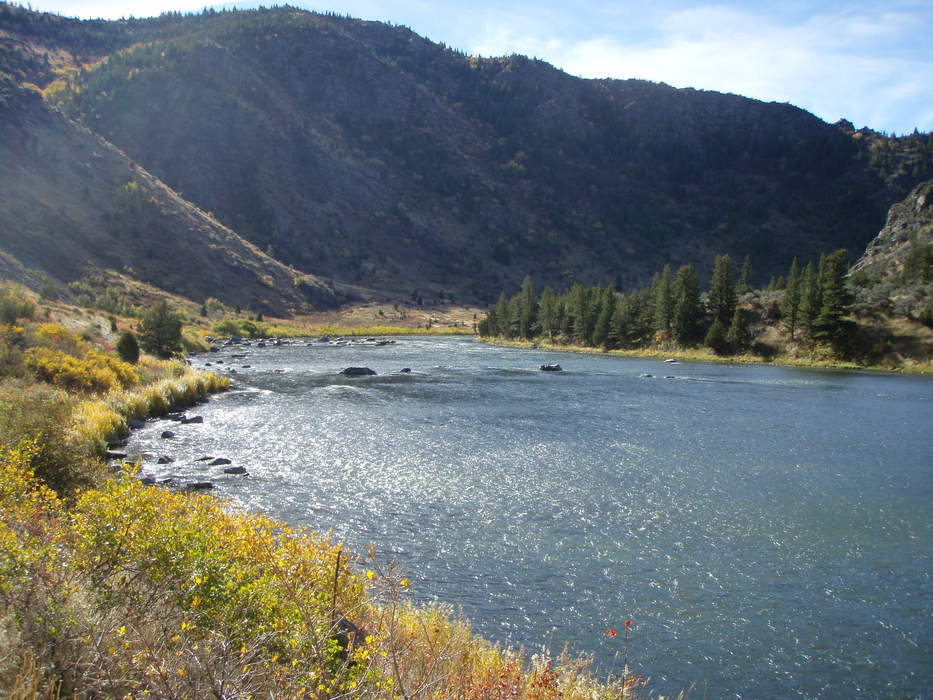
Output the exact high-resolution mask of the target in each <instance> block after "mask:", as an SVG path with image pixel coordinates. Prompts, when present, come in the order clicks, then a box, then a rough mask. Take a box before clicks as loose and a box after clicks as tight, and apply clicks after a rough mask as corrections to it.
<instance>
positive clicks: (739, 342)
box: [726, 306, 751, 352]
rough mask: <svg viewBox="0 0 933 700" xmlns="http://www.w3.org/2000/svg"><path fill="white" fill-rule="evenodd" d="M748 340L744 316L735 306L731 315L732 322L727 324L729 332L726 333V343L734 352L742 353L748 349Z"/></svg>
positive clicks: (749, 338)
mask: <svg viewBox="0 0 933 700" xmlns="http://www.w3.org/2000/svg"><path fill="white" fill-rule="evenodd" d="M750 340H751V337H750V336H749V332H748V325H747V323H746V321H745V316H744V314H743V313H742V309H740V308H739V307H738V306H736V307H735V312H734V313H733V314H732V322H731V323H730V324H729V330H728V331H727V332H726V342H727V343H728V344H729V345H730V346H731V347H732V349H733V351H734V352H742V351H744V350H745V349H746V348H747V347H748V344H749V341H750Z"/></svg>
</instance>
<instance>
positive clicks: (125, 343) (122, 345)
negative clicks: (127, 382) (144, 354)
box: [116, 331, 139, 365]
mask: <svg viewBox="0 0 933 700" xmlns="http://www.w3.org/2000/svg"><path fill="white" fill-rule="evenodd" d="M116 350H117V354H118V355H119V356H120V359H121V360H123V361H124V362H128V363H130V364H131V365H135V364H136V363H137V362H139V343H138V342H137V341H136V336H135V335H133V332H132V331H123V333H121V334H120V337H119V339H118V340H117V346H116Z"/></svg>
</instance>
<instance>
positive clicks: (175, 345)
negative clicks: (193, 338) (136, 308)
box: [139, 301, 181, 357]
mask: <svg viewBox="0 0 933 700" xmlns="http://www.w3.org/2000/svg"><path fill="white" fill-rule="evenodd" d="M139 342H140V345H142V347H143V349H144V350H145V351H146V352H150V353H152V354H153V355H156V356H158V357H171V356H172V355H174V354H175V353H177V352H180V351H181V314H179V313H178V312H177V311H175V310H174V309H173V308H172V307H170V306H169V305H168V302H165V301H161V302H159V303H158V304H156V305H155V306H154V307H153V308H152V310H151V311H150V312H149V313H148V314H146V315H145V316H143V318H142V320H141V321H140V323H139Z"/></svg>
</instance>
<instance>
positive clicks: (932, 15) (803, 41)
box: [31, 0, 933, 134]
mask: <svg viewBox="0 0 933 700" xmlns="http://www.w3.org/2000/svg"><path fill="white" fill-rule="evenodd" d="M281 1H282V2H284V0H281ZM257 4H258V3H257V2H255V1H254V2H249V0H246V1H245V2H244V3H243V4H239V3H236V6H237V7H250V6H256V5H257ZM264 4H265V5H267V6H270V5H273V4H279V0H265V2H264ZM288 4H291V5H295V6H299V7H305V8H307V9H311V10H319V11H325V10H326V11H333V12H338V13H340V14H349V15H351V16H353V17H359V18H361V19H369V20H380V21H386V22H391V23H393V24H401V25H405V26H408V27H410V28H411V29H412V30H413V31H415V32H417V33H418V34H420V35H422V36H425V37H427V38H428V39H431V40H433V41H437V42H443V43H445V44H447V45H448V46H451V47H453V48H456V49H460V50H462V51H465V52H467V53H468V54H472V55H481V56H501V55H509V54H513V53H518V54H525V55H527V56H531V57H535V58H540V59H542V60H545V61H547V62H548V63H550V64H552V65H554V66H555V67H557V68H560V69H562V70H565V71H567V72H568V73H571V74H573V75H578V76H581V77H585V78H644V79H646V80H653V81H655V82H664V83H667V84H669V85H673V86H674V87H693V88H698V89H705V90H717V91H720V92H733V93H737V94H740V95H745V96H747V97H754V98H757V99H760V100H766V101H774V102H789V103H791V104H794V105H797V106H798V107H802V108H804V109H806V110H808V111H810V112H812V113H813V114H816V115H817V116H818V117H820V118H822V119H824V120H825V121H828V122H835V121H836V120H838V119H840V118H846V119H849V120H850V121H851V122H853V123H854V124H855V126H856V128H859V127H862V126H868V127H871V128H873V129H876V130H878V131H885V132H887V133H897V134H904V133H909V132H911V131H913V129H914V128H919V129H920V130H921V131H933V0H871V1H866V0H785V1H783V2H778V1H771V0H720V1H719V2H715V1H711V2H697V1H696V0H690V1H688V0H639V1H635V0H577V1H575V2H571V1H570V0H513V1H511V2H510V1H508V0H383V1H381V2H380V1H379V0H291V1H290V2H289V3H288ZM204 5H205V3H204V1H203V0H201V2H198V1H197V0H32V3H31V7H32V8H33V9H37V10H41V11H47V12H56V13H59V14H63V15H66V16H69V17H81V18H96V17H102V18H106V19H117V18H119V17H130V16H134V17H148V16H153V15H158V14H160V13H161V12H166V11H170V10H178V11H181V12H188V11H197V10H200V9H201V8H203V7H204Z"/></svg>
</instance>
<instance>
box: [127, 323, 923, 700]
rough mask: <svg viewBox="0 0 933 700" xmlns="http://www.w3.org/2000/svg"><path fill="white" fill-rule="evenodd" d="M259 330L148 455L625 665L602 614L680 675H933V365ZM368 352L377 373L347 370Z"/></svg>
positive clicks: (884, 693) (742, 690)
mask: <svg viewBox="0 0 933 700" xmlns="http://www.w3.org/2000/svg"><path fill="white" fill-rule="evenodd" d="M235 352H238V353H242V352H243V350H242V349H239V350H237V351H235ZM247 352H248V353H249V357H248V359H246V360H236V361H231V360H230V358H229V355H230V353H217V354H214V355H210V356H204V357H202V358H199V360H198V362H199V364H201V365H204V364H206V362H211V363H212V364H211V367H209V369H221V370H223V371H229V369H230V368H231V367H234V368H236V369H237V374H236V375H235V380H236V382H237V384H238V387H237V389H235V390H234V391H232V392H230V393H229V394H227V395H225V396H222V397H218V398H216V399H214V400H213V401H211V403H210V404H208V405H206V406H204V407H202V408H201V409H199V410H198V412H199V413H202V414H203V415H204V416H205V422H204V424H201V425H196V424H192V425H184V426H179V427H178V428H176V429H175V430H176V432H177V433H178V437H177V438H175V439H173V440H170V441H166V440H162V439H160V438H159V434H160V432H161V430H163V429H165V424H164V423H162V422H154V423H152V424H151V425H149V426H147V427H146V428H145V429H143V430H141V431H139V432H137V433H136V434H134V436H133V442H132V443H131V449H135V450H137V451H138V452H141V453H146V454H148V455H150V457H148V458H147V459H146V460H145V469H146V471H148V472H150V473H153V474H154V475H156V476H157V477H159V478H165V477H168V476H173V475H174V476H176V477H178V480H179V481H180V482H184V481H185V480H194V479H198V480H200V479H204V478H211V479H212V480H213V481H214V482H215V483H216V485H217V492H218V494H219V495H221V496H224V497H229V498H232V499H233V500H234V501H236V502H238V503H240V504H243V505H244V506H246V507H248V508H251V509H255V510H261V511H263V512H267V513H270V514H272V515H274V516H275V517H279V518H283V519H285V520H287V521H289V522H292V523H294V524H299V525H308V526H310V527H313V528H315V529H320V530H324V531H328V530H332V531H333V533H334V536H335V537H336V538H338V539H341V540H343V541H345V542H347V543H348V545H349V546H351V547H352V548H354V549H355V550H356V551H358V552H365V551H366V548H367V545H368V543H370V542H372V543H374V544H375V547H376V549H377V551H378V552H379V553H380V556H381V557H383V558H384V559H391V558H394V559H397V560H398V561H399V563H400V565H401V566H402V567H403V568H404V569H405V570H406V571H407V572H409V575H410V578H411V579H412V581H413V582H414V595H415V596H416V598H418V599H420V600H429V599H432V598H434V597H437V598H439V599H440V600H442V601H446V602H449V603H451V604H453V605H455V606H462V607H463V609H464V611H465V613H466V614H467V616H468V617H470V618H471V620H472V621H473V623H474V627H475V628H476V629H477V630H478V631H480V632H481V633H482V634H484V635H486V636H488V637H490V638H492V639H495V640H497V641H503V642H506V643H512V644H524V645H526V646H527V647H529V648H531V649H537V648H539V647H540V646H541V645H542V644H548V645H550V646H551V647H552V649H553V650H555V651H559V650H560V648H561V647H562V645H563V643H564V642H569V643H570V645H571V651H573V652H576V653H592V654H594V655H595V657H596V661H597V663H598V665H599V667H600V668H601V669H602V670H604V671H606V672H611V671H615V672H618V671H619V670H620V666H621V663H622V661H621V656H620V653H621V646H620V645H619V644H615V643H614V642H616V641H617V640H611V639H608V638H607V637H606V636H605V635H604V634H603V631H604V630H605V629H606V628H607V627H613V626H620V624H621V622H622V621H624V620H625V619H632V620H634V621H635V625H634V627H633V632H632V635H631V639H630V640H629V644H628V646H629V657H628V660H629V663H630V664H632V665H633V667H634V668H635V669H636V670H637V671H638V672H643V673H647V674H649V675H651V676H652V678H653V688H654V689H655V690H657V691H658V692H662V693H672V692H676V691H677V690H680V689H683V688H685V687H687V686H689V685H691V684H694V683H695V684H697V688H698V689H700V692H705V693H707V694H709V695H710V696H716V697H721V696H724V695H733V696H738V697H849V696H851V695H852V694H854V693H867V694H870V695H872V696H875V697H903V696H913V695H923V694H925V693H929V692H930V691H931V690H933V688H931V681H930V666H929V661H928V659H927V658H926V651H927V650H928V649H929V648H930V647H931V644H933V632H931V625H930V618H929V610H930V608H931V607H933V586H931V582H930V560H931V552H930V537H931V520H933V519H931V518H930V507H929V505H928V504H929V503H930V502H933V479H931V474H930V468H929V467H930V464H933V446H931V442H930V438H929V437H928V436H925V435H926V433H925V432H924V431H925V430H926V428H925V427H924V426H927V427H928V426H929V424H930V423H931V421H930V418H931V417H933V416H931V405H933V403H931V397H933V384H931V382H930V381H929V380H925V379H920V378H907V377H889V376H880V375H868V374H853V373H840V372H816V371H806V370H793V369H781V368H773V367H729V366H712V365H703V364H678V365H673V366H671V365H662V364H661V363H659V362H657V361H651V360H632V359H628V358H610V357H599V356H581V355H556V356H555V355H549V354H546V353H541V352H535V351H523V350H514V349H502V348H492V347H488V346H483V345H481V344H478V343H473V342H471V341H469V340H464V339H423V338H419V339H412V338H408V339H400V340H399V342H398V344H396V345H392V346H387V347H382V348H371V347H354V346H343V347H334V346H329V345H323V344H311V345H305V344H303V343H302V344H293V345H286V346H283V347H280V348H265V349H261V350H260V349H256V348H248V349H247ZM555 358H556V361H559V362H560V363H561V364H562V365H563V367H564V369H565V371H564V372H562V373H543V372H539V371H537V369H536V368H537V366H538V365H539V364H542V363H544V362H553V361H555ZM218 359H224V364H220V365H219V364H217V363H216V361H217V360H218ZM242 364H249V365H250V367H248V368H243V367H242V366H239V367H238V365H242ZM354 365H367V366H371V367H373V369H375V370H376V371H377V372H378V375H376V376H372V377H360V378H345V377H340V376H338V375H337V372H338V371H339V370H340V369H342V368H343V367H346V366H354ZM402 367H411V368H412V370H413V372H412V373H411V374H399V373H398V370H399V369H400V368H402ZM282 369H284V370H285V371H284V372H276V370H282ZM643 374H651V375H653V376H651V377H644V376H642V375H643ZM202 409H203V410H202ZM927 432H928V431H927ZM168 452H171V453H172V456H173V457H175V458H176V462H175V463H173V464H170V465H156V464H154V461H155V458H156V457H157V456H158V455H159V454H167V453H168ZM205 455H210V456H222V457H227V458H230V459H232V460H233V461H234V463H235V464H238V465H243V466H246V467H247V468H248V469H249V477H242V476H229V475H223V474H221V473H220V472H219V469H220V468H219V467H210V466H208V465H207V463H206V462H196V461H195V460H196V459H198V458H199V457H202V456H205ZM892 673H893V674H894V675H892ZM704 689H705V690H704Z"/></svg>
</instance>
